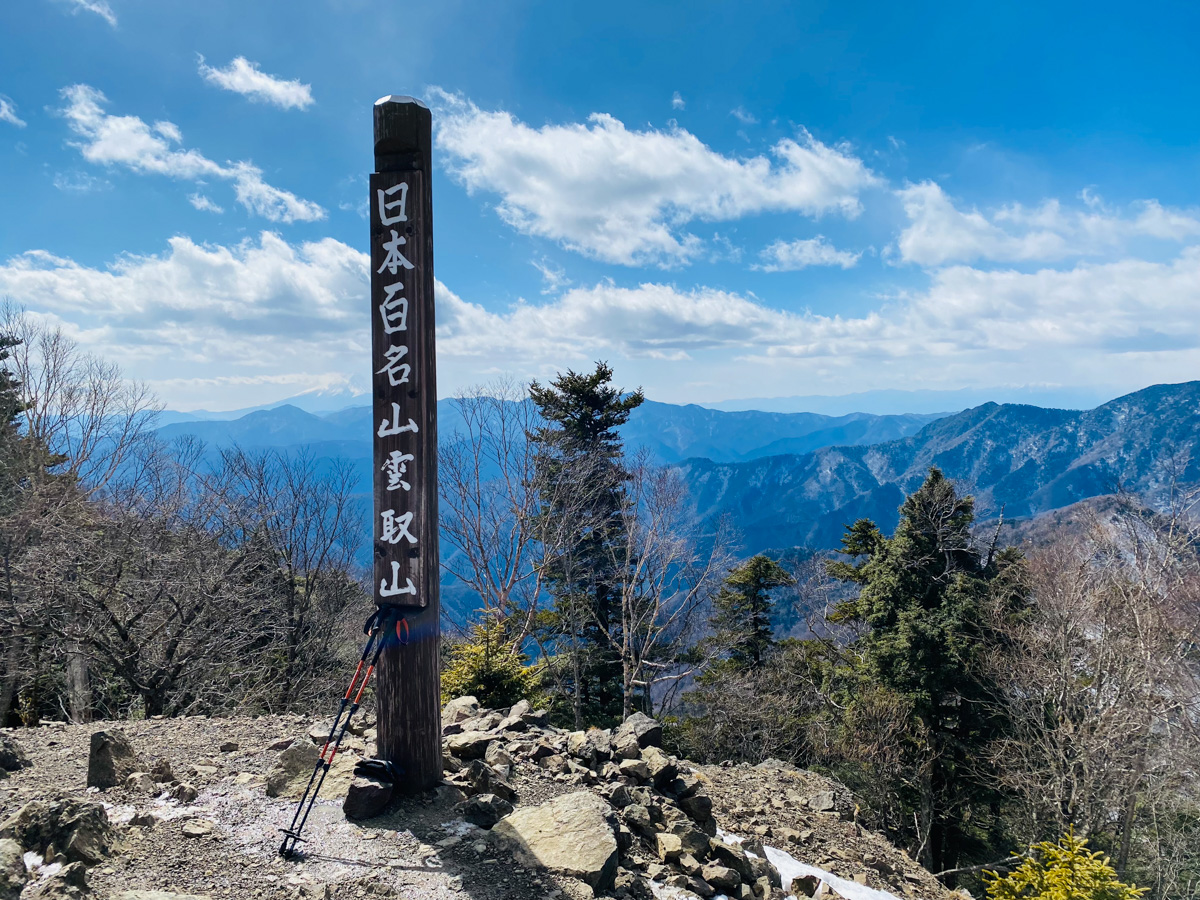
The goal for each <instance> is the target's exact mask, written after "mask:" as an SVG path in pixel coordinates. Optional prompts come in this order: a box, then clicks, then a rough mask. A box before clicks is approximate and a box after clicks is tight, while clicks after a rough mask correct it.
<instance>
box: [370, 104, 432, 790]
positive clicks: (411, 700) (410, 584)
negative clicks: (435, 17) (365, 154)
mask: <svg viewBox="0 0 1200 900" xmlns="http://www.w3.org/2000/svg"><path fill="white" fill-rule="evenodd" d="M431 131H432V117H431V115H430V112H429V107H427V106H426V105H425V104H424V103H422V102H421V101H420V100H416V99H414V98H412V97H392V96H389V97H383V98H381V99H380V100H378V101H376V103H375V173H374V174H373V175H371V179H370V215H371V371H372V376H371V378H372V394H373V396H374V409H375V419H374V449H375V454H374V464H375V478H374V487H375V491H374V495H375V509H374V518H373V520H372V521H373V523H374V525H373V527H374V563H375V572H374V583H375V603H376V604H377V605H380V606H388V605H391V606H400V607H403V611H404V615H405V620H406V622H407V625H408V642H407V644H400V643H398V642H396V641H395V640H394V639H393V640H392V641H391V642H390V643H389V645H388V646H387V648H386V649H385V650H384V651H383V655H382V657H381V658H380V660H379V674H378V679H379V680H378V682H377V683H376V693H377V695H378V702H379V739H378V753H379V756H380V757H382V758H383V759H386V760H389V761H390V762H393V763H395V764H396V765H397V766H399V767H400V769H401V773H402V774H401V777H400V780H399V784H398V785H397V787H398V788H399V789H401V790H404V791H406V792H409V793H414V792H418V791H424V790H428V789H430V788H432V787H434V786H435V785H436V784H437V783H438V781H439V780H441V777H442V729H441V702H440V701H441V694H440V688H439V683H438V639H439V618H440V615H441V609H440V603H439V601H438V575H439V559H438V507H437V499H438V490H437V447H438V442H437V383H436V377H435V365H434V362H435V360H434V346H433V344H434V308H433V200H432V192H431V186H430V176H431V174H432V171H431V165H430V157H431V153H432V137H431ZM393 635H394V632H393Z"/></svg>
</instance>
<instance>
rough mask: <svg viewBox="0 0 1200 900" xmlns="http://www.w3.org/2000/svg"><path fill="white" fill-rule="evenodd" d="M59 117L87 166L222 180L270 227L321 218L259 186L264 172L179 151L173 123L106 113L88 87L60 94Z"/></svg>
mask: <svg viewBox="0 0 1200 900" xmlns="http://www.w3.org/2000/svg"><path fill="white" fill-rule="evenodd" d="M62 96H63V98H64V99H65V100H66V102H67V105H66V106H65V107H64V108H63V109H62V111H61V112H62V115H63V116H64V117H65V118H66V119H67V122H68V124H69V125H70V127H71V130H72V131H73V132H74V133H75V134H76V135H77V136H78V137H80V138H82V140H81V141H79V142H76V143H75V146H76V147H78V149H79V151H80V152H81V153H82V154H83V157H84V159H86V160H88V161H89V162H93V163H98V164H101V165H106V166H113V165H120V166H124V167H126V168H128V169H130V170H131V171H133V172H138V173H140V174H154V175H165V176H167V177H169V178H175V179H179V180H181V181H202V180H205V179H211V178H215V179H220V180H223V181H228V182H231V183H232V184H233V188H234V192H235V194H236V196H237V200H238V202H239V203H240V204H242V206H244V207H245V208H246V209H247V210H249V211H250V212H252V213H255V214H256V215H260V216H262V217H263V218H265V219H269V220H270V221H272V222H313V221H317V220H320V219H323V218H325V210H323V209H322V208H321V207H320V206H318V205H317V204H316V203H313V202H311V201H309V200H303V199H301V198H300V197H297V196H296V195H295V194H293V193H291V192H289V191H285V190H282V189H280V188H276V187H273V186H272V185H269V184H267V183H266V182H265V181H263V177H262V170H261V169H259V168H258V167H257V166H255V165H253V164H252V163H249V162H229V163H226V164H224V165H222V164H220V163H217V162H214V161H213V160H211V159H209V158H207V157H206V156H204V155H203V154H201V153H200V152H198V151H196V150H185V149H183V148H182V147H178V146H177V145H179V144H181V143H182V140H183V135H182V134H181V133H180V130H179V127H178V126H177V125H175V124H174V123H172V122H155V123H154V124H153V125H149V124H147V123H146V122H144V121H143V120H142V119H140V118H138V117H137V116H114V115H110V114H108V113H107V112H105V111H104V106H105V104H106V103H107V102H108V99H107V98H106V97H105V96H104V94H102V93H101V92H100V91H98V90H96V89H95V88H93V87H90V86H89V85H86V84H76V85H73V86H71V87H68V88H64V89H63V91H62Z"/></svg>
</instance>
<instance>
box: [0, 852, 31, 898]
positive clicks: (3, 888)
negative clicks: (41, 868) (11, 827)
mask: <svg viewBox="0 0 1200 900" xmlns="http://www.w3.org/2000/svg"><path fill="white" fill-rule="evenodd" d="M24 855H25V853H24V851H23V850H22V849H21V845H20V844H18V843H17V842H16V841H14V840H11V839H10V838H4V839H3V840H0V900H17V898H18V897H20V896H21V888H23V887H25V881H26V872H25V860H24Z"/></svg>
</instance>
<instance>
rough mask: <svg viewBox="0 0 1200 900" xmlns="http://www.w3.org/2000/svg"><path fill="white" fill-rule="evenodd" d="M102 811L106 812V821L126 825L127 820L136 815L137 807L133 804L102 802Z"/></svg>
mask: <svg viewBox="0 0 1200 900" xmlns="http://www.w3.org/2000/svg"><path fill="white" fill-rule="evenodd" d="M101 805H102V806H103V807H104V812H105V813H107V814H108V821H110V822H112V823H113V824H115V825H128V824H129V820H130V819H132V818H133V817H134V816H136V815H137V808H136V807H133V806H114V805H113V804H111V803H102V804H101Z"/></svg>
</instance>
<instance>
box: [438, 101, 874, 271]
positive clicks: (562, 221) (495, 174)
mask: <svg viewBox="0 0 1200 900" xmlns="http://www.w3.org/2000/svg"><path fill="white" fill-rule="evenodd" d="M437 96H438V98H439V100H440V105H441V107H442V108H441V110H440V113H441V114H440V115H439V116H438V122H439V125H438V132H437V140H438V144H439V146H440V147H441V148H442V149H443V150H444V151H445V152H446V154H447V157H448V167H449V168H450V170H451V172H452V173H453V174H454V175H455V177H457V178H458V179H459V180H460V181H461V182H462V183H463V184H464V185H465V186H466V187H467V189H468V190H469V191H476V190H485V191H489V192H494V193H496V194H499V195H500V198H501V200H500V203H499V204H498V205H497V207H496V210H497V212H498V213H499V214H500V216H501V218H503V219H504V221H506V222H507V223H508V224H509V225H511V226H512V227H514V228H516V229H517V230H519V231H522V232H525V233H526V234H532V235H536V236H538V237H545V238H549V239H551V240H554V241H558V242H559V243H561V244H562V245H563V246H565V247H568V248H569V249H571V250H575V251H577V252H579V253H582V254H584V255H585V256H589V257H592V258H594V259H599V260H602V261H605V262H611V263H618V264H621V265H628V266H637V265H647V264H650V265H659V266H663V267H670V266H677V265H681V264H685V263H687V262H689V261H690V260H691V259H693V258H694V257H696V256H697V255H699V254H701V253H702V252H703V242H702V241H701V240H700V238H698V237H697V236H696V235H694V234H692V233H690V232H689V231H687V230H686V226H687V224H688V223H689V222H692V221H696V220H699V221H729V220H733V219H739V218H743V217H745V216H749V215H753V214H757V213H763V212H799V213H802V214H804V215H808V216H814V217H815V216H820V215H823V214H825V213H831V212H832V213H840V214H842V215H845V216H849V217H853V216H856V215H857V214H858V213H859V211H860V210H861V204H860V201H859V195H860V193H861V192H862V191H863V190H864V189H866V188H867V187H869V186H871V185H875V184H877V183H879V182H878V179H877V177H876V176H875V175H874V173H872V172H871V170H870V169H868V168H867V167H866V165H864V164H863V162H862V160H860V159H858V158H857V157H856V156H854V155H853V153H851V152H850V150H849V149H848V148H846V147H842V146H838V147H831V146H829V145H827V144H823V143H821V142H820V141H818V140H817V139H816V138H814V137H812V136H811V135H810V134H808V133H807V132H801V133H800V134H799V135H798V136H797V137H796V138H795V139H791V138H789V139H785V140H782V141H779V142H778V143H776V144H775V145H774V146H773V147H772V148H771V157H773V158H768V157H766V156H755V157H751V158H738V157H732V156H725V155H722V154H720V153H718V152H716V151H715V150H712V149H711V148H709V147H708V146H706V145H705V144H704V143H702V142H701V141H700V140H699V139H698V138H697V137H696V136H695V135H693V134H691V133H689V132H687V131H685V130H684V129H681V128H678V127H674V128H670V129H668V130H662V131H659V130H653V129H650V130H646V131H631V130H629V129H628V128H626V127H625V125H624V124H623V123H621V122H620V121H619V120H617V119H615V118H614V117H612V116H610V115H607V114H604V113H595V114H593V115H591V116H590V117H589V118H588V120H587V122H586V123H575V124H568V125H544V126H542V127H541V128H533V127H531V126H529V125H526V124H525V123H523V122H521V121H519V120H517V119H516V118H515V117H514V116H513V115H512V114H510V113H507V112H503V111H497V112H488V111H485V110H481V109H480V108H479V107H477V106H475V104H473V103H471V102H470V101H469V100H467V99H466V98H464V97H462V96H461V95H458V94H447V93H444V92H438V95H437Z"/></svg>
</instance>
